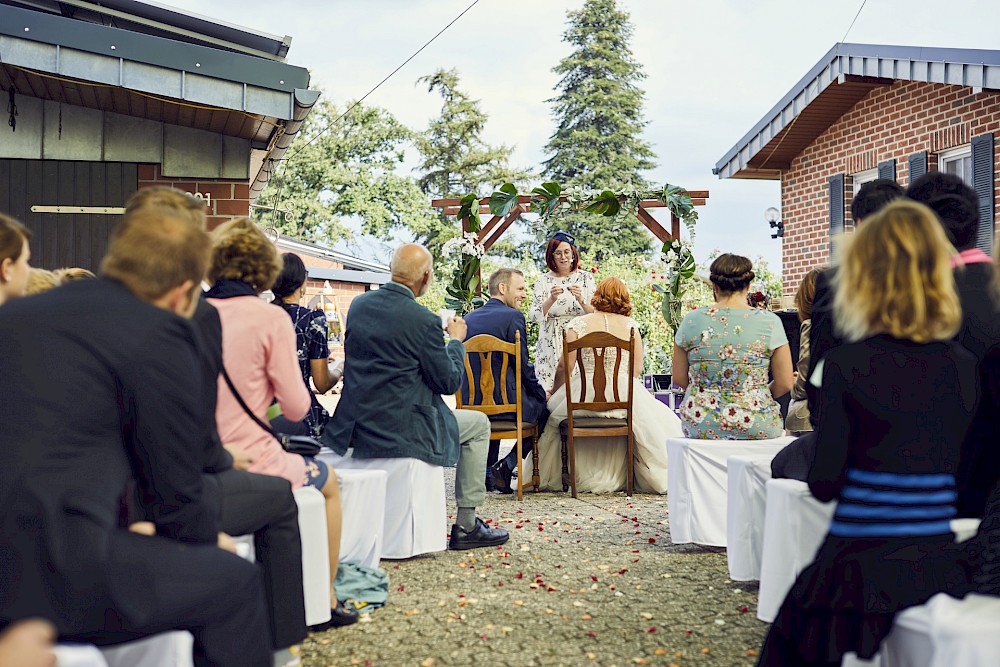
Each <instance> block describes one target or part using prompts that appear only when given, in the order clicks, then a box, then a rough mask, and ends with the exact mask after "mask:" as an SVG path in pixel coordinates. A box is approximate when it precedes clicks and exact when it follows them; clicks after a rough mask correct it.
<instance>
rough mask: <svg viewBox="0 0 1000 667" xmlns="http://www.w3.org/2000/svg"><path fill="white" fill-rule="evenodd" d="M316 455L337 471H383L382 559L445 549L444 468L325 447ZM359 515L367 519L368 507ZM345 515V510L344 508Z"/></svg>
mask: <svg viewBox="0 0 1000 667" xmlns="http://www.w3.org/2000/svg"><path fill="white" fill-rule="evenodd" d="M319 458H320V459H322V460H323V461H326V462H327V463H328V464H329V465H332V466H333V467H334V469H335V470H337V472H338V473H339V472H340V471H341V470H342V469H348V470H359V469H360V470H384V471H385V472H386V473H388V477H387V480H386V498H385V509H384V515H385V521H384V523H383V529H382V558H410V557H412V556H416V555H419V554H423V553H430V552H433V551H444V550H445V549H447V548H448V537H447V535H448V528H449V526H448V525H447V522H448V518H447V517H448V512H447V508H446V505H445V495H444V468H442V467H440V466H432V465H429V464H427V463H424V462H423V461H420V460H417V459H408V458H399V459H355V458H351V457H350V456H343V457H342V456H338V455H337V454H335V453H333V452H331V451H329V450H324V451H323V452H321V453H320V455H319ZM360 512H361V515H362V516H363V517H365V518H369V515H368V514H367V510H366V509H365V508H361V510H360ZM345 514H346V509H345Z"/></svg>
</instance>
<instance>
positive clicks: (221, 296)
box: [206, 218, 358, 627]
mask: <svg viewBox="0 0 1000 667" xmlns="http://www.w3.org/2000/svg"><path fill="white" fill-rule="evenodd" d="M280 271H281V263H280V261H279V259H278V252H277V250H275V249H274V246H273V245H272V244H271V242H270V241H269V240H268V238H267V237H266V236H265V235H264V232H262V231H261V230H260V229H259V228H258V227H257V225H256V224H254V222H253V221H252V220H250V219H249V218H236V219H234V220H231V221H229V222H227V223H224V224H222V225H220V226H218V227H216V228H215V229H214V230H213V231H212V260H211V264H210V266H209V270H208V279H209V281H211V282H212V283H213V285H212V289H210V290H209V291H208V293H207V294H206V296H207V297H208V301H209V303H210V304H211V305H213V306H214V307H215V308H216V310H217V311H218V313H219V318H220V319H221V321H222V366H223V368H222V369H220V370H221V372H222V373H223V374H224V375H223V378H224V379H225V378H226V375H228V378H229V381H231V382H232V388H230V386H229V384H228V382H219V384H218V407H217V408H216V422H217V424H218V428H219V437H220V438H221V439H222V442H223V444H224V445H226V446H227V447H235V448H237V449H239V450H240V451H242V452H245V453H246V454H247V455H249V457H250V458H251V459H252V462H251V463H250V464H249V466H248V468H247V470H249V471H250V472H256V473H260V474H264V475H274V476H276V477H282V478H284V479H286V480H288V481H289V482H291V485H292V488H293V489H297V488H299V487H301V486H312V487H313V488H316V489H318V490H319V491H321V492H322V493H323V497H324V498H325V499H326V521H327V543H328V545H329V550H330V582H331V584H332V582H334V581H336V579H337V564H338V560H339V557H340V524H341V506H340V491H339V488H338V485H337V477H336V475H335V474H334V472H333V470H332V469H330V468H328V467H327V465H326V463H324V462H323V461H320V460H319V459H315V458H311V457H304V456H300V455H298V454H293V453H291V452H288V451H286V450H285V449H284V448H283V447H282V446H281V444H280V443H279V442H278V440H277V439H275V437H274V435H273V434H272V432H270V431H267V430H264V429H265V427H266V420H267V411H268V408H269V407H270V406H271V404H272V403H273V402H275V401H277V402H278V403H280V404H281V407H282V410H283V411H284V414H285V416H286V417H288V418H289V419H291V420H293V421H294V420H298V419H302V418H303V417H305V415H306V412H308V410H309V406H310V403H311V397H310V395H309V391H308V390H307V389H306V387H305V385H303V384H302V376H301V374H300V373H299V364H298V356H297V353H296V348H295V329H294V328H293V327H292V323H291V322H290V321H289V320H288V316H287V315H285V313H283V312H281V311H280V310H279V309H277V308H275V307H274V306H272V305H271V304H269V303H265V302H264V301H263V300H262V299H261V298H260V297H259V295H260V293H261V292H263V291H265V290H267V289H270V287H271V285H272V284H273V283H274V279H275V278H277V276H278V273H279V272H280ZM234 392H238V394H239V399H237V396H236V393H234ZM240 400H242V402H243V403H244V404H245V405H246V407H247V408H248V409H249V410H250V411H252V414H253V417H251V415H250V414H248V413H247V411H246V410H244V408H243V406H242V405H240ZM254 417H256V420H255V419H254ZM330 608H331V613H332V618H331V621H330V624H329V626H328V627H333V626H343V625H349V624H351V623H355V622H357V620H358V615H357V610H356V609H354V607H353V606H351V605H348V604H346V603H344V602H341V601H340V600H338V599H337V595H336V591H335V590H334V587H333V586H331V588H330Z"/></svg>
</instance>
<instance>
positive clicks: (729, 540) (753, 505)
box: [726, 454, 774, 581]
mask: <svg viewBox="0 0 1000 667" xmlns="http://www.w3.org/2000/svg"><path fill="white" fill-rule="evenodd" d="M772 458H774V457H773V456H771V455H768V454H763V455H761V454H755V455H753V456H731V457H729V476H728V479H729V496H728V500H727V502H728V504H729V509H728V510H727V512H726V558H727V560H728V561H729V578H730V579H732V580H733V581H757V580H758V579H760V553H761V549H762V548H763V546H764V500H765V484H767V480H769V479H771V459H772Z"/></svg>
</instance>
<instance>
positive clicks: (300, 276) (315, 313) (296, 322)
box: [271, 252, 344, 436]
mask: <svg viewBox="0 0 1000 667" xmlns="http://www.w3.org/2000/svg"><path fill="white" fill-rule="evenodd" d="M281 261H282V264H283V268H282V270H281V273H280V274H278V279H277V280H275V281H274V286H273V287H271V293H272V294H274V302H273V303H274V304H275V305H277V306H279V307H280V308H281V309H282V310H284V311H285V312H286V313H288V316H289V317H290V318H291V319H292V325H293V326H294V327H295V347H296V350H297V352H298V358H299V370H300V371H301V372H302V381H303V382H304V383H305V385H306V389H307V390H308V391H309V395H310V396H311V397H312V404H311V405H310V407H309V412H307V413H306V418H305V419H303V420H302V421H301V422H293V421H291V420H289V419H288V418H287V417H284V416H280V417H277V418H276V419H273V420H272V421H271V425H272V426H273V427H274V430H276V431H277V432H278V433H291V434H296V435H316V436H318V435H319V434H320V433H322V432H323V427H324V426H326V423H327V422H328V421H330V415H329V414H327V412H326V410H325V409H324V408H323V406H322V405H320V404H319V401H317V400H316V395H315V394H313V393H312V389H311V388H310V386H309V381H310V380H312V383H313V384H314V385H316V391H318V392H319V393H321V394H325V393H326V392H328V391H330V390H331V389H333V386H334V385H335V384H337V383H338V382H340V378H341V377H342V376H343V374H344V371H343V365H342V364H338V365H336V366H333V367H331V366H330V342H329V338H330V329H329V327H328V326H327V324H326V314H325V313H323V311H321V310H309V309H308V308H303V307H302V305H301V302H302V297H303V296H304V295H305V293H306V266H305V264H303V263H302V258H301V257H299V256H298V255H296V254H293V253H290V252H286V253H284V254H283V255H282V256H281Z"/></svg>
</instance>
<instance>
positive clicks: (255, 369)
mask: <svg viewBox="0 0 1000 667" xmlns="http://www.w3.org/2000/svg"><path fill="white" fill-rule="evenodd" d="M211 302H212V305H213V306H215V308H216V309H217V310H218V311H219V318H220V319H221V320H222V361H223V363H224V364H225V366H226V371H227V372H228V373H229V377H230V378H231V379H232V381H233V384H234V385H236V389H237V390H238V391H239V392H240V396H241V397H242V398H243V401H244V402H245V403H246V404H247V405H248V406H249V407H250V409H251V410H253V413H254V414H255V415H257V417H258V418H259V419H260V420H261V421H263V422H264V423H267V409H268V407H269V406H270V405H271V401H272V400H273V399H275V398H276V399H277V400H278V403H280V404H281V408H282V412H283V413H284V415H285V417H287V418H288V419H291V420H292V421H296V420H299V419H302V418H303V417H305V416H306V412H308V410H309V405H310V403H311V397H310V396H309V390H308V389H306V386H305V383H303V382H302V373H301V372H300V371H299V362H298V354H297V352H296V347H295V329H294V327H293V326H292V321H291V320H290V319H288V315H287V314H286V313H285V311H283V310H282V309H281V308H278V307H277V306H273V305H271V304H269V303H265V302H264V301H262V300H261V299H260V298H258V297H256V296H237V297H232V298H229V299H211ZM215 421H216V422H217V424H218V428H219V437H220V438H221V439H222V444H224V445H232V446H233V447H236V448H238V449H242V450H243V451H245V452H247V453H248V454H250V455H251V456H252V457H253V458H254V462H253V463H252V464H251V465H250V472H255V473H260V474H262V475H274V476H276V477H284V478H285V479H287V480H288V481H289V482H291V483H292V488H295V489H297V488H298V487H300V486H302V484H303V482H304V481H305V474H306V465H305V459H303V458H302V457H301V456H298V455H297V454H289V453H288V452H286V451H285V450H284V449H283V448H282V447H281V445H280V444H279V443H278V441H277V440H275V439H274V438H273V437H271V436H270V435H269V434H268V433H267V432H265V431H264V430H263V429H262V428H261V427H260V426H259V425H257V424H256V423H254V422H253V421H252V420H251V419H250V417H249V416H248V415H247V414H246V413H245V412H244V411H243V408H241V407H240V404H239V403H237V402H236V399H235V398H234V397H233V394H232V392H230V391H229V387H228V386H227V385H226V382H225V380H223V379H222V378H221V377H220V378H219V403H218V407H217V408H216V411H215Z"/></svg>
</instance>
